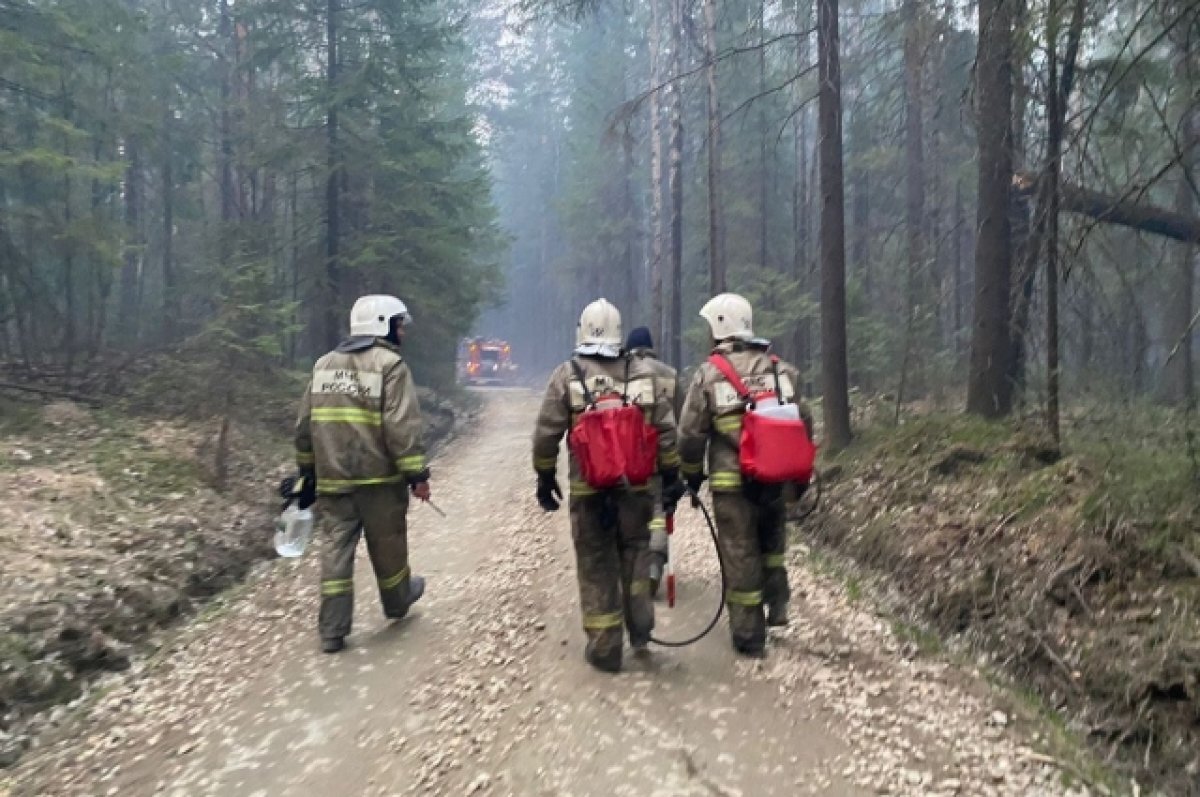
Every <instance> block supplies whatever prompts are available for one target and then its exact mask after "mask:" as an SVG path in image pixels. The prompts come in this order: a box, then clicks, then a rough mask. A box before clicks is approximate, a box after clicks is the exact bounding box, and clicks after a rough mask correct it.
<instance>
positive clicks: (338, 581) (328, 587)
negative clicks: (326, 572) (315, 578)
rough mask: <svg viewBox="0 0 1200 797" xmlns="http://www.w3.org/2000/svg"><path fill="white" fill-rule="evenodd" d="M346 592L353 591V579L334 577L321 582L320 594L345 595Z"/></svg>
mask: <svg viewBox="0 0 1200 797" xmlns="http://www.w3.org/2000/svg"><path fill="white" fill-rule="evenodd" d="M348 592H354V579H350V578H335V579H331V580H329V581H322V582H321V594H322V595H330V596H332V595H345V594H346V593H348Z"/></svg>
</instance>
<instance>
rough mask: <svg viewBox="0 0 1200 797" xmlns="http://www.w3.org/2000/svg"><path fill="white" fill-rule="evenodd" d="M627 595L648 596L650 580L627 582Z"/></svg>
mask: <svg viewBox="0 0 1200 797" xmlns="http://www.w3.org/2000/svg"><path fill="white" fill-rule="evenodd" d="M629 594H630V595H648V594H650V580H649V579H645V578H642V579H636V580H634V581H631V582H629Z"/></svg>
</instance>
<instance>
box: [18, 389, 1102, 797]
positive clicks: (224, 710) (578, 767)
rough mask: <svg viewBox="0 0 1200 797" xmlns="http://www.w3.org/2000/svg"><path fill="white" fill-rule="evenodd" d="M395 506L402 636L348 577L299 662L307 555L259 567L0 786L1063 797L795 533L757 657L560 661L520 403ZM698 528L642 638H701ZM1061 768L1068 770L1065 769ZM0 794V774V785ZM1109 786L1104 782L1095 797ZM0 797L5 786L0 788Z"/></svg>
mask: <svg viewBox="0 0 1200 797" xmlns="http://www.w3.org/2000/svg"><path fill="white" fill-rule="evenodd" d="M485 395H486V405H485V407H484V410H483V412H482V414H481V416H480V421H479V423H478V424H474V425H473V426H472V429H471V431H470V432H468V433H467V434H464V435H462V436H460V437H458V438H456V439H455V440H454V441H453V442H452V443H451V444H450V445H449V447H448V448H447V449H446V450H445V451H444V452H443V453H442V454H441V455H440V457H438V458H437V459H436V460H435V462H434V472H435V474H436V477H435V481H434V498H435V500H436V501H437V502H438V503H439V504H440V506H442V507H443V508H444V509H445V510H446V512H447V514H448V517H444V518H443V517H440V516H438V515H437V514H435V513H434V512H433V511H432V510H431V509H429V508H428V507H423V506H419V505H416V506H413V507H412V509H411V511H410V529H411V531H410V550H411V554H412V560H413V565H414V568H415V570H416V571H417V572H419V573H423V574H425V575H427V576H428V578H429V586H428V589H427V592H426V597H425V598H424V600H423V601H422V602H421V603H420V604H418V606H417V608H416V609H415V610H414V612H413V613H412V614H411V615H410V616H409V617H408V618H407V619H405V620H404V621H401V622H399V623H389V622H387V621H385V620H384V618H383V617H382V616H381V614H380V611H379V607H378V598H377V597H376V595H375V594H374V589H373V585H374V579H373V577H372V576H371V573H370V569H369V565H368V564H367V562H366V557H365V556H364V555H361V552H360V557H359V561H358V571H357V578H356V585H357V597H358V601H357V606H356V628H355V632H354V633H353V634H352V635H351V637H350V638H349V640H348V641H349V648H348V649H347V650H346V651H345V652H344V653H341V654H339V655H336V656H326V655H322V654H321V653H319V652H318V646H317V638H316V634H315V628H314V626H315V619H316V608H317V597H318V596H317V590H316V582H317V569H316V568H317V561H316V559H317V558H316V557H315V556H312V555H308V556H305V557H304V558H302V559H300V560H281V561H278V562H275V563H274V564H273V565H271V566H270V567H266V568H263V569H261V570H257V571H255V573H253V574H252V576H251V578H250V579H249V581H248V582H247V584H246V585H245V586H244V587H242V588H239V589H236V590H233V591H231V592H230V593H228V594H227V595H226V596H224V597H223V598H220V599H218V600H217V601H216V602H215V603H214V604H213V607H214V608H213V609H212V610H211V611H208V612H206V613H205V614H204V615H203V616H202V617H200V618H199V619H198V620H197V621H196V622H194V623H190V624H189V625H188V626H186V627H184V628H183V629H182V630H181V631H180V632H179V633H178V634H176V635H175V636H174V637H173V639H172V640H171V642H170V643H169V644H168V645H167V646H165V647H164V648H163V649H162V650H161V652H160V653H159V654H158V655H157V656H156V657H155V658H154V659H153V660H152V661H149V662H147V663H146V666H145V667H144V668H143V670H142V671H141V672H140V673H138V674H137V675H136V676H129V677H125V678H123V679H120V680H119V681H115V682H114V683H112V684H111V686H110V688H109V689H107V690H106V691H105V692H103V693H101V694H97V695H95V696H94V698H93V699H91V700H89V701H87V702H86V704H85V705H82V706H80V707H79V708H78V710H76V711H74V712H73V713H72V715H71V716H70V718H69V719H68V720H67V721H65V722H64V723H62V724H61V725H60V727H58V728H57V729H55V731H54V732H53V733H48V734H45V735H44V736H43V737H42V738H41V739H40V741H39V743H38V745H37V747H36V748H35V749H34V750H32V751H30V753H29V754H28V755H27V756H26V757H25V758H24V759H23V760H22V761H21V762H20V763H19V764H18V765H17V766H16V767H15V768H14V769H12V770H10V771H9V773H8V776H9V780H8V784H7V788H8V789H9V790H11V792H12V794H14V795H35V794H36V795H68V794H72V795H73V794H89V795H92V794H96V795H103V794H130V795H141V794H168V795H188V796H189V797H195V796H197V795H207V794H212V795H217V794H220V795H254V796H257V795H272V796H274V795H293V794H294V795H311V794H334V793H338V794H362V795H372V794H379V795H384V794H400V793H403V794H455V795H463V794H477V795H577V796H579V797H586V796H587V795H638V796H639V797H644V796H645V795H651V797H656V796H661V797H668V796H670V795H746V796H747V797H749V796H750V795H796V794H825V795H870V794H894V795H972V797H974V796H976V795H992V796H995V797H998V796H999V795H1023V796H1026V795H1067V794H1070V795H1083V794H1099V793H1105V791H1106V787H1104V786H1102V785H1099V786H1097V785H1092V786H1089V785H1086V783H1085V781H1087V780H1089V779H1091V778H1092V776H1091V769H1089V767H1088V765H1087V763H1086V760H1085V759H1086V756H1085V757H1084V758H1083V759H1081V758H1077V757H1076V754H1077V753H1078V751H1073V752H1071V753H1070V756H1069V757H1068V756H1067V755H1065V754H1064V752H1063V748H1062V747H1061V746H1059V745H1058V744H1057V741H1056V738H1055V730H1054V728H1053V727H1052V726H1051V725H1049V724H1048V723H1046V722H1045V721H1044V720H1043V719H1042V718H1041V717H1040V716H1039V715H1038V713H1037V712H1036V711H1032V710H1030V708H1029V706H1028V705H1027V704H1026V703H1025V702H1024V701H1022V700H1019V699H1016V698H1014V697H1013V695H1012V693H1011V692H1008V691H1006V690H1001V689H997V688H995V687H994V686H993V684H992V683H990V682H989V680H988V678H987V677H986V674H985V673H984V672H983V671H981V670H979V669H978V668H976V667H974V666H973V665H971V664H967V663H962V662H956V661H954V660H952V659H951V658H950V657H948V656H945V655H942V654H941V653H938V652H932V653H931V652H929V651H927V650H926V649H925V647H926V646H924V645H922V644H921V640H920V639H919V638H916V637H915V635H914V634H912V633H911V632H910V631H908V630H906V628H905V627H901V626H898V625H897V624H895V623H894V622H892V621H891V620H890V619H889V616H888V615H887V614H883V613H880V611H879V610H878V609H877V608H876V607H874V606H872V605H871V604H870V603H869V602H868V601H866V600H863V596H862V595H861V593H860V592H859V590H857V589H856V588H855V585H854V583H853V581H851V580H847V579H846V578H844V577H843V576H842V575H840V574H838V573H835V572H832V571H831V570H830V569H829V568H826V567H821V566H817V564H818V563H819V561H820V557H819V555H818V554H816V553H815V552H814V551H813V550H812V549H810V548H809V547H808V546H807V545H805V544H803V543H801V542H799V541H797V542H796V544H795V545H793V547H792V549H791V551H790V553H789V557H790V564H791V571H792V575H793V587H794V592H795V595H796V598H795V603H794V611H793V621H792V623H791V625H790V626H788V627H787V628H783V629H776V630H773V631H772V633H771V638H770V642H769V646H768V650H769V654H768V656H767V658H766V659H765V660H747V659H743V658H740V657H737V656H735V655H733V654H732V652H731V651H730V647H729V643H728V636H727V634H728V631H727V628H726V626H725V624H724V622H722V623H721V624H720V625H719V626H718V627H717V629H716V631H715V632H714V633H713V634H711V635H710V636H708V637H707V638H706V639H704V640H703V641H702V642H700V643H699V644H698V645H697V646H695V647H692V648H687V649H683V650H668V649H663V648H654V649H652V651H651V652H650V653H649V654H647V655H644V656H633V655H631V654H630V655H627V658H626V668H625V671H624V672H622V673H621V674H619V675H615V676H612V675H605V674H601V673H598V672H595V671H593V670H592V669H591V668H590V667H589V666H588V665H587V664H586V663H585V662H584V661H583V659H582V655H581V653H582V647H583V644H582V633H581V631H580V629H579V614H578V597H577V589H576V586H575V578H574V567H573V561H574V557H573V553H572V548H571V543H570V535H569V530H568V519H567V517H566V512H565V511H560V512H558V513H556V514H545V513H542V512H541V511H540V510H539V509H538V508H537V506H536V504H535V503H534V501H533V500H532V496H531V494H530V493H531V490H532V481H531V479H530V476H529V472H528V456H529V453H528V445H529V443H528V441H529V433H530V429H531V428H532V422H533V417H534V413H535V412H536V408H537V400H536V397H535V395H534V394H532V393H530V392H528V391H523V390H520V389H510V390H494V391H488V392H487V393H486V394H485ZM702 523H703V520H702V517H701V516H700V514H699V513H698V512H695V511H693V510H691V509H687V508H685V509H683V510H681V513H680V516H679V528H678V530H677V535H676V538H677V540H678V547H677V549H676V550H675V552H674V554H675V561H676V567H677V570H678V572H679V574H680V580H681V590H680V602H679V605H678V606H676V607H675V608H673V609H668V608H666V607H665V606H662V605H661V604H660V606H659V613H658V616H659V628H658V633H659V634H660V635H661V636H663V637H666V638H678V637H680V636H684V635H686V634H687V633H689V632H691V631H694V630H696V629H697V628H699V627H701V626H702V625H703V624H704V622H705V620H706V619H707V617H708V616H709V614H710V612H711V611H712V609H713V608H714V605H715V602H718V601H719V600H720V590H719V577H718V575H717V571H716V566H715V561H714V557H713V553H712V551H711V543H710V542H709V541H708V535H707V532H706V531H705V530H704V528H703V525H702ZM1080 755H1082V754H1080ZM0 782H2V781H0ZM1118 791H1120V789H1118ZM0 793H4V787H0Z"/></svg>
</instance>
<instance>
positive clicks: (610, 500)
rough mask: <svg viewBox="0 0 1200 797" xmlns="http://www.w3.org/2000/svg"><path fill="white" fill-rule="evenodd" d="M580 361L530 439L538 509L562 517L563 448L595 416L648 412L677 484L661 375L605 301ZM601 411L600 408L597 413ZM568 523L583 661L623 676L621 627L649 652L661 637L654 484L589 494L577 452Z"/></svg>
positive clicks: (567, 368)
mask: <svg viewBox="0 0 1200 797" xmlns="http://www.w3.org/2000/svg"><path fill="white" fill-rule="evenodd" d="M577 342H578V344H579V345H578V346H577V348H576V349H575V356H574V357H572V358H571V360H568V361H567V362H565V363H562V364H561V365H559V366H558V367H557V368H556V369H555V370H554V373H553V374H552V375H551V377H550V381H549V383H548V384H547V385H546V392H545V395H544V397H543V399H542V407H541V411H540V412H539V414H538V419H537V424H536V427H535V430H534V435H533V466H534V470H535V471H537V475H538V488H537V499H538V503H539V504H540V505H541V506H542V508H543V509H545V510H547V511H554V510H556V509H558V508H559V503H558V501H557V500H556V497H557V498H561V497H562V493H561V491H560V490H559V488H558V482H557V477H556V475H555V468H556V464H557V461H558V448H559V442H560V441H561V439H562V437H563V435H565V434H567V433H568V432H569V431H570V430H571V429H573V428H574V427H575V425H576V424H577V423H578V422H579V419H580V418H581V417H582V416H583V415H584V413H588V412H604V411H605V409H604V407H605V406H607V405H608V404H609V403H610V402H612V403H613V404H616V405H617V406H622V405H623V404H625V403H626V402H628V403H630V404H633V405H635V406H638V407H639V408H641V410H642V412H643V415H644V421H645V423H647V424H649V425H651V426H653V427H654V429H655V430H656V431H657V433H658V452H657V467H658V470H659V472H660V473H661V474H662V475H663V479H664V481H669V482H671V483H677V482H678V454H677V453H676V452H675V417H674V412H673V411H672V409H671V406H670V404H669V403H668V402H667V400H666V393H665V391H664V390H663V389H662V388H660V387H659V384H658V382H659V379H658V377H656V376H655V374H654V372H653V371H652V370H651V369H650V368H648V367H647V366H646V365H645V364H644V363H642V362H640V361H638V360H637V359H636V358H631V357H627V356H624V355H622V353H621V351H620V344H621V339H620V314H619V313H618V312H617V310H616V308H615V307H613V306H612V305H611V304H609V303H608V302H606V301H604V300H603V299H601V300H598V301H596V302H593V303H592V304H590V305H588V307H587V308H585V309H584V311H583V313H582V315H581V316H580V334H579V336H578V337H577ZM593 405H594V408H593ZM569 461H570V489H569V491H570V516H571V538H572V541H573V543H574V546H575V556H576V573H577V576H578V579H579V594H580V604H581V609H582V612H583V627H584V632H585V634H586V635H587V647H586V650H585V658H586V659H587V661H588V662H589V663H590V664H592V666H594V667H596V668H598V669H601V670H606V671H616V670H619V669H620V667H621V658H622V634H621V630H622V627H623V626H625V627H627V628H628V630H629V639H630V643H631V644H632V645H633V646H634V647H635V648H643V647H645V645H646V644H647V643H648V642H649V639H650V632H651V630H652V629H653V627H654V607H653V604H652V603H651V601H650V579H649V555H648V544H649V532H648V530H647V528H648V523H649V520H650V515H651V511H652V509H651V507H652V501H653V499H654V497H653V495H652V494H651V492H650V489H649V484H628V485H625V486H620V487H615V488H606V487H597V486H595V485H593V484H589V483H588V481H587V480H586V479H585V478H584V474H583V473H582V470H581V468H580V463H579V462H578V461H577V458H576V456H575V452H574V451H571V452H570V456H569Z"/></svg>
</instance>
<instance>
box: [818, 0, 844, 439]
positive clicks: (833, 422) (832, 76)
mask: <svg viewBox="0 0 1200 797" xmlns="http://www.w3.org/2000/svg"><path fill="white" fill-rule="evenodd" d="M817 49H818V55H817V57H818V59H819V64H818V73H819V79H820V83H821V85H820V90H819V94H820V96H819V110H818V117H819V122H820V128H821V130H820V141H821V144H820V146H821V371H822V380H821V381H822V384H823V398H824V410H825V437H826V446H827V448H828V449H829V450H830V451H839V450H841V449H842V448H845V447H846V446H847V445H849V444H850V385H849V375H848V373H847V366H846V229H845V228H846V218H845V196H844V192H843V186H842V75H841V66H840V64H839V63H838V0H818V5H817Z"/></svg>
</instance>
